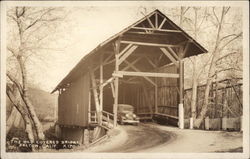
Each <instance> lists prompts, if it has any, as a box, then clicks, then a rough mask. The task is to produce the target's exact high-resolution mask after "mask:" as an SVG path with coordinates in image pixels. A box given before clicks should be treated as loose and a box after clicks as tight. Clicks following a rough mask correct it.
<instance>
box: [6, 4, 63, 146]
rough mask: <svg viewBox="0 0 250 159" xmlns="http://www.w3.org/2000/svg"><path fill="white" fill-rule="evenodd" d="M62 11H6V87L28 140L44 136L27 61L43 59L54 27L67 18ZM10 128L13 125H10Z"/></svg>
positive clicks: (60, 9)
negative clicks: (30, 90) (31, 87)
mask: <svg viewBox="0 0 250 159" xmlns="http://www.w3.org/2000/svg"><path fill="white" fill-rule="evenodd" d="M62 10H63V8H51V7H49V8H48V7H46V8H44V7H12V8H10V9H9V10H8V11H7V24H8V28H9V31H8V34H7V35H8V41H7V54H8V56H7V57H8V58H7V66H8V67H7V80H8V82H9V84H7V89H6V93H7V96H8V98H9V99H10V101H11V103H12V105H13V106H14V107H15V108H16V109H17V110H18V112H19V113H20V114H21V116H22V118H23V120H24V122H25V128H26V129H25V130H26V133H27V135H28V138H29V140H30V141H31V142H32V141H34V140H35V139H39V140H43V139H44V133H43V128H42V124H41V123H40V121H39V119H38V117H37V115H36V112H35V109H34V106H33V105H32V103H31V101H30V99H29V95H28V89H29V79H30V78H32V77H30V74H29V69H28V67H27V65H28V62H29V61H31V60H32V59H35V58H40V59H41V57H42V56H41V54H40V53H41V52H42V51H41V50H43V49H46V48H47V47H46V46H47V44H48V41H49V37H50V35H51V34H52V32H53V31H55V30H53V29H54V28H55V26H56V25H57V24H58V22H60V21H61V20H62V19H64V16H63V14H62ZM7 126H10V125H8V124H7Z"/></svg>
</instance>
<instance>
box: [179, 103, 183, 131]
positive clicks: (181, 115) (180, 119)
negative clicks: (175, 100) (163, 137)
mask: <svg viewBox="0 0 250 159" xmlns="http://www.w3.org/2000/svg"><path fill="white" fill-rule="evenodd" d="M179 128H180V129H184V109H183V104H179Z"/></svg>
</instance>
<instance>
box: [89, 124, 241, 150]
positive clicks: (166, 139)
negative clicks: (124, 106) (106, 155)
mask: <svg viewBox="0 0 250 159" xmlns="http://www.w3.org/2000/svg"><path fill="white" fill-rule="evenodd" d="M118 129H119V130H118V131H116V132H113V133H112V134H109V135H110V136H112V137H110V138H108V139H107V140H105V141H104V142H102V143H99V144H98V145H96V146H93V147H91V148H89V149H86V150H85V151H86V152H143V153H147V152H150V153H154V152H164V153H168V152H240V151H242V133H240V132H221V131H203V130H188V129H185V130H180V129H178V128H176V127H169V126H161V125H158V124H154V123H150V124H140V125H139V126H131V125H125V126H119V128H118Z"/></svg>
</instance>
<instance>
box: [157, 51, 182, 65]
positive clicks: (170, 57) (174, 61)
mask: <svg viewBox="0 0 250 159" xmlns="http://www.w3.org/2000/svg"><path fill="white" fill-rule="evenodd" d="M160 49H161V51H162V52H163V53H164V54H165V55H166V56H167V57H168V58H169V59H170V61H172V62H173V63H174V64H175V65H176V66H177V67H179V65H178V62H177V61H176V60H175V59H174V58H173V56H172V55H171V54H170V53H169V52H168V51H167V50H166V49H165V48H160Z"/></svg>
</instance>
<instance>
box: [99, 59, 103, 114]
mask: <svg viewBox="0 0 250 159" xmlns="http://www.w3.org/2000/svg"><path fill="white" fill-rule="evenodd" d="M100 83H103V56H102V55H101V57H100ZM99 91H100V95H99V99H100V111H102V110H103V87H102V85H101V84H100V86H99Z"/></svg>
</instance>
